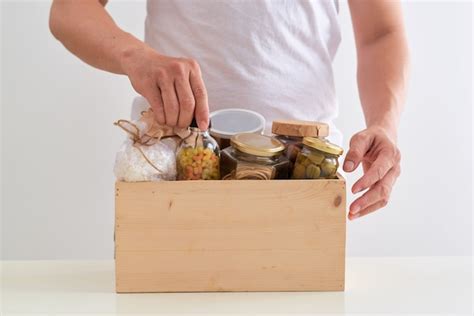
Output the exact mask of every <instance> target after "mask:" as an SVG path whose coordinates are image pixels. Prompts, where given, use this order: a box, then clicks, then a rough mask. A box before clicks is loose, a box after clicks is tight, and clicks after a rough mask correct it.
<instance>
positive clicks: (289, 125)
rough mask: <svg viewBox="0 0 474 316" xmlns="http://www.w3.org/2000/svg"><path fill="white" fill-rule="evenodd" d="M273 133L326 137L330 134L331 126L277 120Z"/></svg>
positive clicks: (311, 122) (319, 123) (273, 124)
mask: <svg viewBox="0 0 474 316" xmlns="http://www.w3.org/2000/svg"><path fill="white" fill-rule="evenodd" d="M272 133H273V134H276V135H285V136H296V137H307V136H311V137H326V136H328V134H329V126H328V124H326V123H321V122H315V121H299V120H275V121H273V123H272Z"/></svg>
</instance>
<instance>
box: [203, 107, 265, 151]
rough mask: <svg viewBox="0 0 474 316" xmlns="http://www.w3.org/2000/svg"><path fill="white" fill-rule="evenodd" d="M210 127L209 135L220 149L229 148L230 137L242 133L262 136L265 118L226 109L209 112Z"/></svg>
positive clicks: (257, 114)
mask: <svg viewBox="0 0 474 316" xmlns="http://www.w3.org/2000/svg"><path fill="white" fill-rule="evenodd" d="M209 117H210V118H211V119H212V127H211V128H209V133H210V134H211V136H212V137H214V139H215V140H216V141H217V143H218V144H219V147H220V148H221V149H224V148H227V147H229V146H230V139H231V138H232V136H234V135H237V134H242V133H257V134H263V130H264V129H265V118H264V117H263V116H262V115H261V114H259V113H257V112H254V111H250V110H246V109H239V108H228V109H222V110H217V111H214V112H211V113H210V114H209Z"/></svg>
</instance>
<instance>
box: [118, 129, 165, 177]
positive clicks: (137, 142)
mask: <svg viewBox="0 0 474 316" xmlns="http://www.w3.org/2000/svg"><path fill="white" fill-rule="evenodd" d="M114 125H115V126H118V127H120V128H121V129H123V130H124V131H125V132H126V133H127V134H129V135H130V139H131V140H132V141H133V147H135V148H136V149H138V151H139V152H140V153H141V154H142V156H143V158H144V159H145V160H146V162H148V164H150V166H152V167H153V168H154V169H155V170H156V171H158V172H160V173H163V171H161V170H160V169H159V168H158V167H157V166H155V164H154V163H153V162H151V160H150V159H148V157H147V156H146V155H145V153H144V152H143V150H142V149H141V148H140V146H153V145H155V144H156V143H157V142H159V141H160V140H161V138H162V137H163V134H164V132H163V131H162V130H161V129H158V130H156V131H155V132H154V133H153V134H152V135H148V134H146V133H145V134H143V135H142V136H140V129H139V128H138V126H137V125H136V124H135V123H132V122H130V121H127V120H118V121H117V122H115V123H114Z"/></svg>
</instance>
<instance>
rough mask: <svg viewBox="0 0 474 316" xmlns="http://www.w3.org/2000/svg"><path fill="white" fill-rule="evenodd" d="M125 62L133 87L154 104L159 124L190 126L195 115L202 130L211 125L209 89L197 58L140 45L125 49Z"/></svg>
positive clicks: (152, 105)
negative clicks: (173, 55)
mask: <svg viewBox="0 0 474 316" xmlns="http://www.w3.org/2000/svg"><path fill="white" fill-rule="evenodd" d="M121 65H122V69H123V71H124V73H125V74H126V75H127V76H128V78H129V79H130V82H131V83H132V86H133V88H134V89H135V90H136V91H137V92H138V93H139V94H141V95H142V96H143V97H144V98H145V99H147V101H148V103H149V104H150V105H151V107H152V108H153V112H154V113H155V115H156V120H157V121H158V123H159V124H165V125H168V126H171V127H175V126H177V127H181V128H184V127H188V126H189V125H190V123H191V121H192V119H193V115H194V116H195V117H196V121H197V123H198V126H199V128H200V129H201V130H206V129H207V128H208V125H209V106H208V101H207V91H206V87H205V85H204V82H203V80H202V76H201V69H200V67H199V64H198V63H197V62H196V61H195V60H193V59H185V58H174V57H168V56H163V55H160V54H158V53H157V52H156V51H154V50H153V49H151V48H148V47H144V48H143V47H140V48H134V49H130V50H127V51H125V52H124V53H123V54H122V58H121Z"/></svg>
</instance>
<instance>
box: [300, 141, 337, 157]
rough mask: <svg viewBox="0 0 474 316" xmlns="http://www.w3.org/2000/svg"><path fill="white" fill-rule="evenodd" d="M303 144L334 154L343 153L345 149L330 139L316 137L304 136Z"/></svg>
mask: <svg viewBox="0 0 474 316" xmlns="http://www.w3.org/2000/svg"><path fill="white" fill-rule="evenodd" d="M303 145H306V146H308V147H310V148H313V149H317V150H320V151H322V152H325V153H328V154H333V155H338V156H340V155H342V153H343V152H344V150H343V149H342V148H341V147H339V146H337V145H335V144H332V143H330V142H328V141H324V140H321V139H319V138H316V137H305V138H303Z"/></svg>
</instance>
